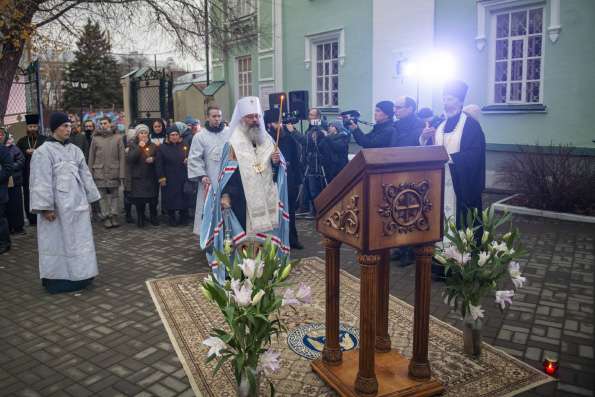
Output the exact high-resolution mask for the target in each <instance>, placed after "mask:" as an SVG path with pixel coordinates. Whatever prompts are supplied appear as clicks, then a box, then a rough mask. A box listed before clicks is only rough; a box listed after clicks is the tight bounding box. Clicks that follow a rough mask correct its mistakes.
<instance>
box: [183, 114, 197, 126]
mask: <svg viewBox="0 0 595 397" xmlns="http://www.w3.org/2000/svg"><path fill="white" fill-rule="evenodd" d="M184 124H187V125H191V126H194V125H198V124H200V120H198V119H195V118H194V117H192V116H186V118H185V119H184Z"/></svg>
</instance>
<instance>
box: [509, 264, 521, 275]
mask: <svg viewBox="0 0 595 397" xmlns="http://www.w3.org/2000/svg"><path fill="white" fill-rule="evenodd" d="M508 274H510V277H512V278H515V277H520V276H521V265H520V264H519V263H518V262H515V261H511V262H510V263H509V264H508Z"/></svg>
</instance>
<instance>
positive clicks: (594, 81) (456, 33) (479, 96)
mask: <svg viewBox="0 0 595 397" xmlns="http://www.w3.org/2000/svg"><path fill="white" fill-rule="evenodd" d="M560 3H561V5H560V24H561V26H562V30H561V32H560V37H559V39H558V41H557V42H556V43H553V42H552V41H551V40H550V39H549V36H548V34H547V27H548V26H549V18H550V14H549V13H550V7H549V5H550V4H549V0H548V1H547V2H545V3H544V8H545V18H544V30H545V34H544V42H545V46H544V58H543V62H544V66H543V73H544V75H543V78H544V84H543V104H544V105H545V106H546V107H547V109H546V112H545V113H520V114H502V113H500V114H494V113H487V112H483V113H482V115H481V119H480V122H481V124H482V126H483V129H484V131H485V133H486V139H487V142H488V148H492V149H513V148H514V147H515V146H516V145H517V144H536V143H538V144H540V145H549V144H550V143H554V144H571V145H573V146H576V147H579V148H583V149H587V150H586V151H587V152H589V153H592V154H595V150H593V149H595V144H593V142H592V140H593V139H595V129H594V128H593V121H592V120H593V113H594V111H593V107H594V105H595V103H594V101H593V99H594V97H595V94H594V93H595V50H594V47H593V44H592V42H591V41H592V38H593V37H595V24H594V23H593V20H594V18H595V1H593V0H572V1H567V0H565V1H561V2H560ZM476 12H477V6H476V1H475V0H436V8H435V44H436V47H437V48H440V49H445V50H448V51H451V52H452V53H453V54H454V55H455V56H456V57H457V60H458V62H457V65H458V72H457V77H459V78H461V79H463V80H465V81H466V82H467V83H468V84H469V86H470V89H469V94H468V96H467V101H466V102H467V103H475V104H478V105H479V106H484V105H486V104H487V100H488V94H487V92H488V84H489V83H488V81H489V77H488V76H489V74H488V57H489V53H490V50H491V48H490V46H491V43H490V40H489V36H488V40H487V43H486V47H485V48H484V49H483V50H482V51H479V50H478V49H477V48H476V44H475V37H476V34H477V32H476V20H477V18H476ZM461 21H465V23H461ZM486 24H487V27H486V31H487V32H490V19H489V18H486ZM433 107H434V110H436V111H440V110H441V96H440V90H436V95H435V96H434V103H433Z"/></svg>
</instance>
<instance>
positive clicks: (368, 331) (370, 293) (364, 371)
mask: <svg viewBox="0 0 595 397" xmlns="http://www.w3.org/2000/svg"><path fill="white" fill-rule="evenodd" d="M357 261H358V262H359V264H360V269H361V273H360V310H359V313H360V319H359V334H360V335H359V343H360V346H359V369H358V372H357V377H356V378H355V390H356V391H357V392H358V393H360V394H362V395H369V396H373V395H375V394H376V393H377V392H378V380H377V379H376V373H375V371H374V354H375V352H374V345H375V341H376V309H377V308H376V306H377V300H376V296H377V291H376V287H375V284H376V271H377V267H378V265H379V262H380V256H379V255H369V254H359V255H358V257H357Z"/></svg>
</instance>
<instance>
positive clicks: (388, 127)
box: [348, 101, 395, 149]
mask: <svg viewBox="0 0 595 397" xmlns="http://www.w3.org/2000/svg"><path fill="white" fill-rule="evenodd" d="M394 115H395V105H394V104H393V103H392V102H391V101H381V102H378V103H377V104H376V109H375V110H374V121H375V122H376V124H375V125H374V127H373V128H372V131H370V132H369V133H367V134H364V133H363V132H362V130H360V128H359V126H358V125H357V123H356V122H355V121H352V122H351V123H350V124H349V126H348V128H349V129H350V130H351V133H352V134H353V138H354V139H355V141H356V142H357V144H358V145H360V146H361V147H363V148H365V149H370V148H381V147H389V146H390V144H391V141H392V139H393V135H394V134H395V129H394V127H393V116H394Z"/></svg>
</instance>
